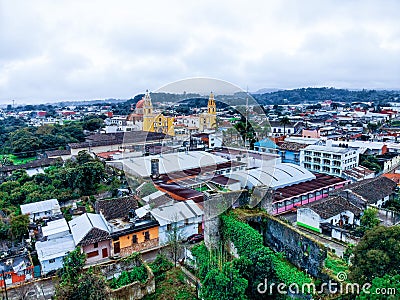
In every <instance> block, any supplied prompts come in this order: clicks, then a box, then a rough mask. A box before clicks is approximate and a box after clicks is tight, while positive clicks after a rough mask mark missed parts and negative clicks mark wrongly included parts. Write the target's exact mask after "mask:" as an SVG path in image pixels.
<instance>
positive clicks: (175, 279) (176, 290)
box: [143, 268, 197, 300]
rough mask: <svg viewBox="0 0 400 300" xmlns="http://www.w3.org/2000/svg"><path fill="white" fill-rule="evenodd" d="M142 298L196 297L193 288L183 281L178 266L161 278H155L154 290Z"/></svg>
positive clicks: (185, 299) (181, 299)
mask: <svg viewBox="0 0 400 300" xmlns="http://www.w3.org/2000/svg"><path fill="white" fill-rule="evenodd" d="M143 299H144V300H192V299H193V300H194V299H197V297H196V291H195V289H192V288H191V287H190V286H189V285H188V284H186V282H185V276H184V274H183V272H182V271H181V270H180V269H179V268H173V269H171V270H169V271H167V272H166V273H165V276H164V278H163V279H160V280H156V292H155V293H154V294H151V295H147V296H146V297H144V298H143Z"/></svg>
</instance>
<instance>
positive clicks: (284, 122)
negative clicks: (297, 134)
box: [279, 116, 290, 135]
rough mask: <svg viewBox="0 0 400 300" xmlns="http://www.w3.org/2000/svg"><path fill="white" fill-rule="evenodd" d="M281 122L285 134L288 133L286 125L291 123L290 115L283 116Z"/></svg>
mask: <svg viewBox="0 0 400 300" xmlns="http://www.w3.org/2000/svg"><path fill="white" fill-rule="evenodd" d="M279 123H280V124H281V125H283V135H286V125H289V124H290V119H289V118H288V116H283V117H282V118H281V119H280V121H279Z"/></svg>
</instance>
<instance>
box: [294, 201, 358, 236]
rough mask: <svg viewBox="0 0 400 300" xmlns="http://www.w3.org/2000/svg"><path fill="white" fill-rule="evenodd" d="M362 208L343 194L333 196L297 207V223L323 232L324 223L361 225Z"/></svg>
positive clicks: (338, 225) (339, 225)
mask: <svg viewBox="0 0 400 300" xmlns="http://www.w3.org/2000/svg"><path fill="white" fill-rule="evenodd" d="M361 211H362V210H361V209H360V208H358V207H356V206H355V205H353V204H352V203H350V202H349V201H347V200H346V199H345V198H343V197H341V196H331V197H328V198H325V199H323V200H321V201H318V202H315V203H313V204H309V205H306V206H305V207H301V208H299V209H297V225H298V226H302V227H305V228H307V229H310V230H313V231H316V232H322V227H321V225H322V224H327V225H331V226H337V227H343V226H345V225H360V214H361Z"/></svg>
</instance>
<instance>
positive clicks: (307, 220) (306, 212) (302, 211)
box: [297, 207, 321, 232]
mask: <svg viewBox="0 0 400 300" xmlns="http://www.w3.org/2000/svg"><path fill="white" fill-rule="evenodd" d="M320 223H321V217H320V216H319V215H318V214H317V213H316V212H314V211H313V210H311V209H310V208H307V207H305V208H299V209H298V210H297V225H299V226H303V227H305V228H308V229H311V230H314V231H317V232H321V228H320V227H319V225H320Z"/></svg>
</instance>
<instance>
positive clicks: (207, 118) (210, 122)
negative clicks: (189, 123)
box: [199, 92, 217, 131]
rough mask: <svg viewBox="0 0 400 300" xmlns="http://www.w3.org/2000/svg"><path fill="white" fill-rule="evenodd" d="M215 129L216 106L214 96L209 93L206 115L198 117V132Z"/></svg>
mask: <svg viewBox="0 0 400 300" xmlns="http://www.w3.org/2000/svg"><path fill="white" fill-rule="evenodd" d="M216 127H217V105H216V104H215V99H214V94H213V93H212V92H211V93H210V97H209V98H208V104H207V113H203V114H201V115H200V122H199V130H200V131H204V130H205V129H215V128H216Z"/></svg>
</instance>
